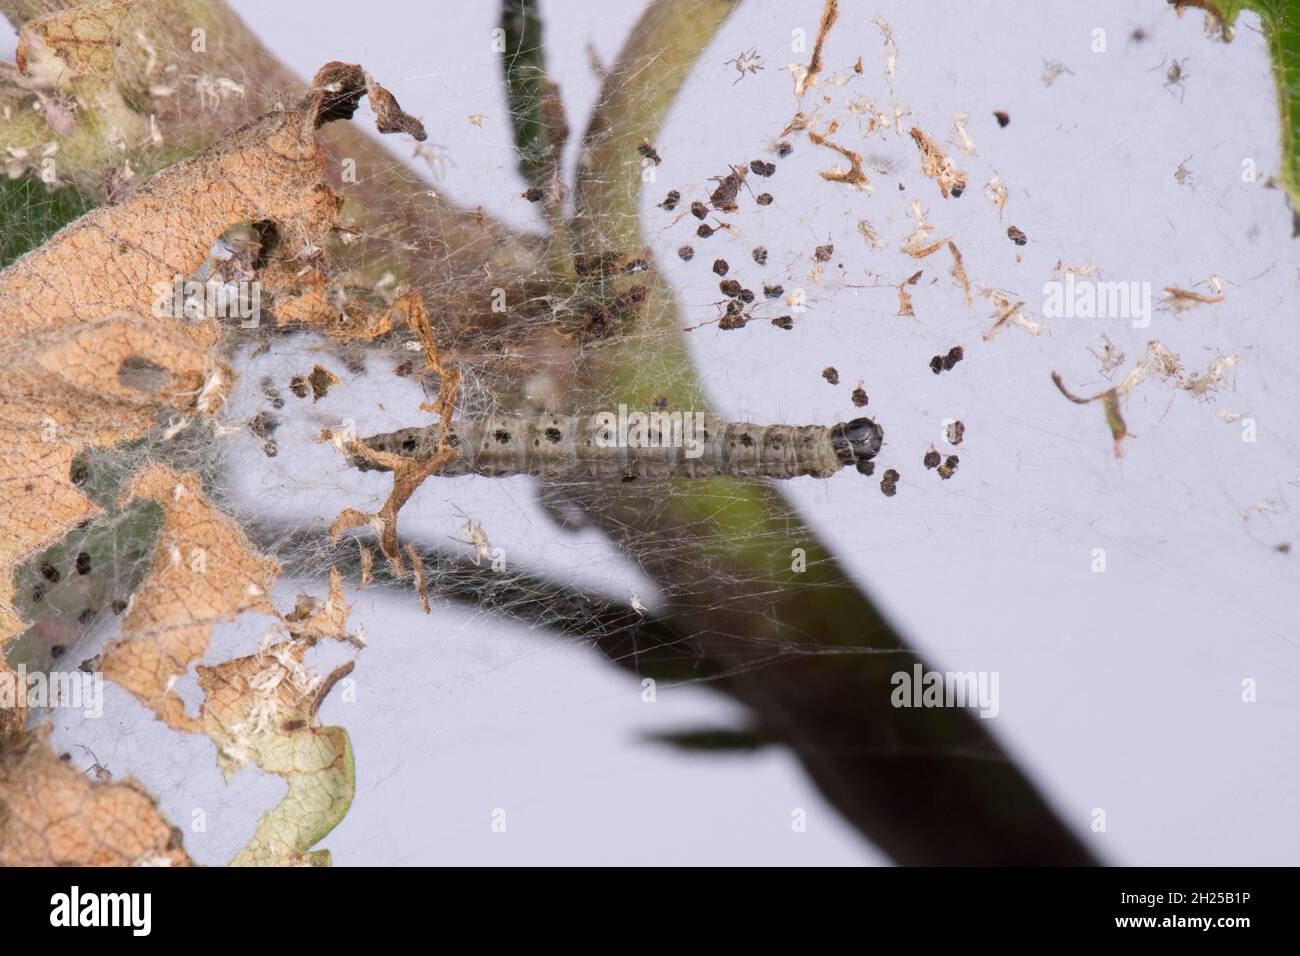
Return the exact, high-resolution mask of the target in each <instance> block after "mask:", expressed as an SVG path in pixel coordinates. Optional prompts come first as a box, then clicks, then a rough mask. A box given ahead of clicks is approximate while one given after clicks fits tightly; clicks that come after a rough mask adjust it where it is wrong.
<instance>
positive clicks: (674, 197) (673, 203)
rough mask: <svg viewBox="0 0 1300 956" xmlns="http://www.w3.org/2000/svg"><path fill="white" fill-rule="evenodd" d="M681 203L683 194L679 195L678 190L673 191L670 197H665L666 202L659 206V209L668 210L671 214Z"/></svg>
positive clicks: (670, 191) (669, 192)
mask: <svg viewBox="0 0 1300 956" xmlns="http://www.w3.org/2000/svg"><path fill="white" fill-rule="evenodd" d="M681 201H682V194H681V193H679V192H678V191H677V190H676V189H671V190H669V191H668V195H667V196H665V197H664V201H663V202H661V203H660V204H659V208H660V209H666V210H668V211H669V212H672V211H673V210H674V209H676V208H677V204H678V203H679V202H681Z"/></svg>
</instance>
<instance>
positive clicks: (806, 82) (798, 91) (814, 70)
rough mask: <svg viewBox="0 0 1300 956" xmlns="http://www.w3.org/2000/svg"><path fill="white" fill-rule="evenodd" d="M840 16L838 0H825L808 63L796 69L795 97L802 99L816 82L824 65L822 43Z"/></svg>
mask: <svg viewBox="0 0 1300 956" xmlns="http://www.w3.org/2000/svg"><path fill="white" fill-rule="evenodd" d="M839 18H840V4H839V0H826V3H825V5H824V6H823V7H822V16H821V22H820V23H819V24H818V25H817V40H816V41H815V42H814V43H813V52H812V59H811V60H809V61H808V65H807V66H806V67H804V68H803V69H801V70H799V71H797V73H796V79H795V85H794V95H795V97H796V98H797V99H803V95H804V92H805V91H806V90H807V89H808V87H810V86H815V85H816V84H817V76H818V74H820V73H821V71H822V68H823V66H824V64H823V62H822V45H823V44H824V43H825V42H826V35H827V34H828V33H830V32H831V27H833V26H835V21H836V20H838V19H839Z"/></svg>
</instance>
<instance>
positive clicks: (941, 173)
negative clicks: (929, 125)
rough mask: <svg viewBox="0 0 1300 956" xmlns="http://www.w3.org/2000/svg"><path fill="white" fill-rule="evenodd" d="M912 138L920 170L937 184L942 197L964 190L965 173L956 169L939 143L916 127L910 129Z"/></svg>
mask: <svg viewBox="0 0 1300 956" xmlns="http://www.w3.org/2000/svg"><path fill="white" fill-rule="evenodd" d="M911 134H912V139H913V140H914V141H915V142H916V146H917V149H919V150H920V151H921V172H923V173H924V174H925V175H926V176H929V177H930V178H931V179H933V180H934V181H935V182H936V183H938V184H939V192H940V193H942V194H943V198H944V199H947V198H948V197H949V196H951V197H952V198H953V199H956V198H958V197H960V196H961V194H962V193H963V192H965V191H966V174H965V173H963V172H962V171H961V170H960V169H958V168H957V167H956V166H955V165H954V164H953V161H952V160H951V159H949V158H948V156H947V155H946V154H945V153H944V151H943V150H942V149H940V148H939V145H938V144H937V143H935V142H934V140H932V139H931V138H930V137H929V136H927V135H926V134H925V133H923V132H922V131H921V130H920V129H919V128H918V127H916V126H913V127H912V130H911Z"/></svg>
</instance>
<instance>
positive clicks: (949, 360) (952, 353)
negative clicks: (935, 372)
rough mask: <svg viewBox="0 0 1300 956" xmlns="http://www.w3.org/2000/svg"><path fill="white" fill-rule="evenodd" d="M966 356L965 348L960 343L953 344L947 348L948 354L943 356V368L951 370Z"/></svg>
mask: <svg viewBox="0 0 1300 956" xmlns="http://www.w3.org/2000/svg"><path fill="white" fill-rule="evenodd" d="M965 357H966V350H965V349H964V348H962V347H961V346H960V345H954V346H953V347H952V348H950V349H949V350H948V354H947V355H945V356H944V357H943V368H944V371H946V372H951V371H952V369H953V366H954V365H956V364H957V363H958V362H960V361H961V360H962V359H964V358H965Z"/></svg>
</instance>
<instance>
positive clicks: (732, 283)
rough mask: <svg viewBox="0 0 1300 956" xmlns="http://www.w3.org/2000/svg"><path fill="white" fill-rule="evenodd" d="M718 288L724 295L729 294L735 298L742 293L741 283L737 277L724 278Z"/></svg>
mask: <svg viewBox="0 0 1300 956" xmlns="http://www.w3.org/2000/svg"><path fill="white" fill-rule="evenodd" d="M718 289H719V290H720V291H721V292H722V294H723V295H729V296H731V297H732V298H733V299H734V298H737V297H738V296H739V295H740V283H739V282H737V281H736V280H735V279H723V280H722V281H721V282H719V283H718Z"/></svg>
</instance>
